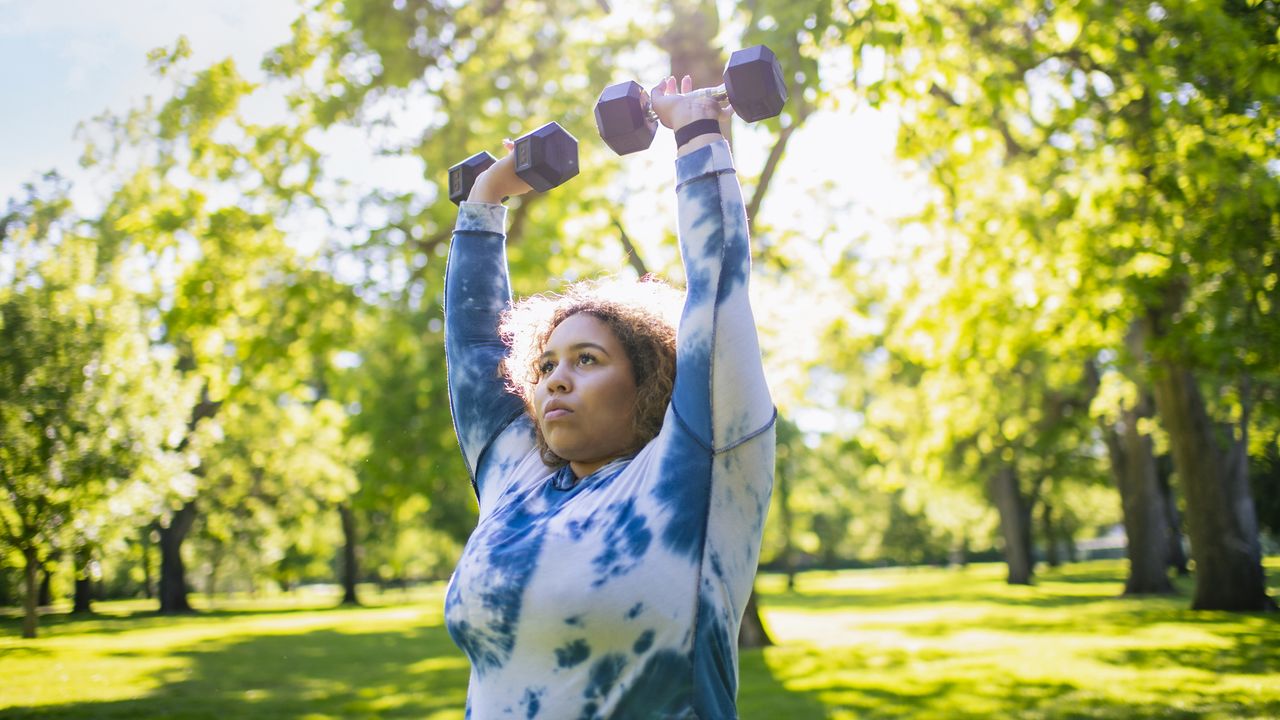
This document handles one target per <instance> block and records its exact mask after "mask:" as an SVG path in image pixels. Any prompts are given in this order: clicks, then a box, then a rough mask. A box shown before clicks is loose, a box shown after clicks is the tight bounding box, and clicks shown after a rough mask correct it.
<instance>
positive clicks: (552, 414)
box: [542, 408, 573, 422]
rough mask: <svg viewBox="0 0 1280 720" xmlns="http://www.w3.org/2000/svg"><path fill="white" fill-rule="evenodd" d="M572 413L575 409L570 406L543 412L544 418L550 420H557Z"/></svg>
mask: <svg viewBox="0 0 1280 720" xmlns="http://www.w3.org/2000/svg"><path fill="white" fill-rule="evenodd" d="M572 414H573V411H572V410H570V409H568V408H554V409H552V410H548V411H547V412H545V413H543V415H542V419H543V420H545V421H548V422H550V421H551V420H556V419H558V418H562V417H564V416H566V415H572Z"/></svg>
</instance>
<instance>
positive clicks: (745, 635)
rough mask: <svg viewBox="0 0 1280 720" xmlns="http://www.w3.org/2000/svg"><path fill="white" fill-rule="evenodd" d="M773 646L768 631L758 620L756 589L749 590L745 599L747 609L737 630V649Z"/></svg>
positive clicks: (758, 609)
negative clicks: (749, 592)
mask: <svg viewBox="0 0 1280 720" xmlns="http://www.w3.org/2000/svg"><path fill="white" fill-rule="evenodd" d="M772 644H773V638H771V637H769V631H768V630H765V629H764V622H762V621H761V620H760V607H759V606H758V605H757V604H756V589H755V587H754V586H753V587H752V588H751V595H750V596H749V597H748V598H747V609H746V610H745V611H744V612H743V614H742V627H740V628H738V647H740V648H762V647H769V646H770V645H772Z"/></svg>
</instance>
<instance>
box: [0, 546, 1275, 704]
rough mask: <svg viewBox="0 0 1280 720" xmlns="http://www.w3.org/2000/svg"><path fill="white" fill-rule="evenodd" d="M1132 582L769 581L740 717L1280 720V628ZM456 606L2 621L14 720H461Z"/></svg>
mask: <svg viewBox="0 0 1280 720" xmlns="http://www.w3.org/2000/svg"><path fill="white" fill-rule="evenodd" d="M1278 571H1280V562H1277V561H1275V560H1273V561H1272V562H1270V563H1269V568H1268V574H1269V576H1270V577H1271V578H1272V579H1273V582H1272V585H1273V588H1274V586H1275V582H1274V579H1275V578H1276V577H1277V572H1278ZM1123 572H1124V567H1123V564H1122V563H1119V562H1094V563H1087V564H1082V565H1075V566H1071V567H1068V568H1065V569H1063V570H1060V571H1055V572H1048V573H1044V574H1043V575H1042V576H1041V577H1040V580H1039V583H1038V584H1037V585H1036V586H1034V587H1009V586H1007V585H1005V584H1004V583H1003V581H1002V580H1003V567H1002V566H998V565H984V566H975V567H971V568H969V569H966V570H939V569H887V570H869V571H849V572H838V573H811V574H806V575H801V576H800V578H799V584H798V587H797V589H796V591H795V592H786V591H785V585H784V582H783V579H782V578H781V577H777V576H765V577H763V578H761V580H760V585H759V587H760V590H761V592H762V599H761V606H762V608H763V609H764V612H765V622H766V624H767V625H768V626H769V629H770V630H771V631H772V633H773V634H774V636H775V639H776V640H777V641H778V645H776V646H774V647H771V648H767V649H765V650H763V651H750V652H744V653H743V654H742V658H741V690H740V692H739V703H740V708H741V712H742V717H743V718H745V719H746V720H773V719H774V718H780V719H783V720H805V719H807V718H855V717H856V718H1116V719H1119V718H1157V717H1158V718H1268V717H1280V617H1277V616H1274V615H1272V616H1266V615H1256V614H1231V613H1212V612H1192V611H1190V610H1187V609H1186V606H1187V605H1188V597H1187V596H1188V593H1189V592H1190V587H1189V585H1187V584H1185V583H1184V584H1182V586H1181V587H1182V591H1183V594H1182V596H1180V597H1173V598H1158V599H1150V598H1147V599H1132V598H1121V597H1118V595H1119V593H1120V591H1121V589H1122V587H1123ZM442 592H443V588H442V587H440V586H434V587H430V588H427V589H424V590H422V591H420V592H417V593H415V594H414V595H412V596H408V597H406V596H401V595H399V594H396V595H393V596H390V597H388V598H386V599H385V602H386V604H384V605H375V606H371V607H364V608H355V609H326V608H324V607H320V606H317V605H316V603H317V602H319V601H320V600H317V599H316V598H310V599H308V598H300V599H280V600H275V601H257V602H235V603H232V602H227V601H222V602H219V603H218V604H217V605H216V609H215V610H212V611H208V612H205V613H202V614H200V615H197V616H191V617H180V618H169V617H161V616H158V615H155V614H154V613H149V612H145V608H146V606H145V605H143V604H141V603H101V604H99V606H98V607H99V610H100V612H99V613H98V614H96V615H95V616H92V617H90V618H84V619H80V618H73V617H71V616H68V615H65V614H53V615H49V616H46V617H44V618H42V626H41V631H42V636H41V638H39V639H37V640H34V641H27V640H22V639H21V638H20V637H19V631H20V624H19V622H18V620H17V618H14V617H3V618H0V718H184V719H186V718H191V719H194V718H248V719H255V718H303V719H307V720H322V719H326V718H409V717H412V718H435V719H439V720H444V719H445V718H449V719H452V720H457V719H459V718H461V717H462V712H461V707H462V704H463V701H464V696H465V692H466V684H467V665H466V662H465V660H464V659H463V657H462V655H461V654H460V653H459V652H458V651H457V649H456V648H455V647H454V646H453V644H452V643H451V642H450V640H449V637H448V634H447V633H446V632H445V630H444V628H443V625H442V617H441V603H442ZM1273 594H1275V591H1274V590H1273ZM371 598H372V599H374V600H375V601H376V600H377V598H376V597H373V596H371ZM323 601H324V602H327V599H326V600H323Z"/></svg>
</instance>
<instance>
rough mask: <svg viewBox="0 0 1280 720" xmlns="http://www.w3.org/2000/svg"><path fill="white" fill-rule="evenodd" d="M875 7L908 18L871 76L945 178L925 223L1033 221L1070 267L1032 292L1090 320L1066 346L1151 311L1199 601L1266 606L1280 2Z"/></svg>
mask: <svg viewBox="0 0 1280 720" xmlns="http://www.w3.org/2000/svg"><path fill="white" fill-rule="evenodd" d="M867 17H868V23H867V24H868V30H867V36H868V37H869V38H875V37H876V36H879V37H882V38H883V37H892V36H895V35H896V37H900V38H902V42H901V45H900V46H899V48H895V49H894V50H893V52H892V55H893V59H896V60H898V62H897V63H896V64H895V63H893V62H891V63H890V64H889V65H888V66H887V69H886V71H885V74H884V77H883V78H882V79H880V80H877V81H876V82H874V83H873V84H872V87H871V88H869V92H870V93H873V94H875V95H877V96H879V97H882V98H886V99H889V100H891V101H895V102H900V103H902V106H903V108H904V113H905V118H906V122H905V124H904V130H905V131H904V135H903V139H902V144H901V149H902V150H903V152H904V154H905V155H906V156H908V157H911V158H915V159H917V160H918V161H920V162H921V163H922V164H923V166H924V167H926V168H927V169H928V171H929V173H930V176H931V177H932V179H933V181H934V182H935V184H936V187H938V188H939V189H940V190H941V198H942V202H940V203H938V206H939V207H938V209H939V210H940V211H941V212H939V213H938V214H936V215H935V216H934V218H935V219H936V220H937V221H938V223H939V224H940V225H944V226H948V227H956V228H962V229H963V230H962V232H963V233H964V235H965V236H967V237H969V238H971V239H972V241H974V242H988V243H990V242H995V243H999V244H1006V243H1008V242H1009V240H1010V234H1013V235H1014V236H1022V237H1025V238H1028V239H1029V240H1033V241H1034V243H1033V244H1032V245H1031V247H1034V248H1036V249H1037V255H1038V256H1039V257H1041V258H1043V260H1041V261H1040V264H1037V265H1034V266H1033V267H1036V268H1037V270H1038V269H1039V268H1040V267H1043V266H1044V264H1045V263H1052V266H1054V267H1055V268H1061V269H1073V271H1074V275H1073V276H1072V275H1071V274H1070V273H1069V274H1068V280H1069V282H1068V283H1066V284H1065V285H1059V286H1058V287H1056V288H1055V287H1054V286H1052V285H1049V286H1046V285H1045V284H1044V283H1043V282H1042V281H1039V280H1038V279H1037V278H1034V277H1033V278H1031V279H1032V281H1033V285H1032V287H1034V288H1035V290H1036V295H1037V297H1038V298H1040V299H1041V302H1044V303H1046V304H1048V303H1054V304H1056V305H1058V306H1059V307H1062V308H1068V309H1070V311H1071V312H1072V313H1075V314H1078V315H1082V316H1086V317H1089V318H1093V319H1094V323H1095V324H1094V327H1095V328H1096V330H1097V331H1099V332H1095V333H1094V334H1093V336H1092V337H1086V338H1083V339H1084V340H1086V343H1085V344H1084V345H1077V346H1078V347H1081V348H1088V347H1089V346H1090V345H1092V346H1093V347H1094V348H1103V347H1110V348H1112V349H1118V348H1119V347H1120V346H1121V343H1122V341H1121V335H1122V333H1123V332H1124V330H1125V329H1126V328H1127V327H1128V326H1129V325H1130V324H1132V323H1141V324H1143V325H1145V337H1146V338H1147V339H1148V341H1149V344H1148V345H1147V346H1146V349H1145V352H1146V353H1148V355H1147V356H1145V357H1144V358H1142V359H1141V361H1142V362H1143V363H1144V367H1145V368H1146V373H1147V376H1148V377H1149V378H1150V383H1151V387H1152V389H1153V395H1154V399H1155V406H1156V411H1157V414H1158V416H1159V419H1160V423H1161V425H1162V426H1163V427H1164V429H1165V430H1166V431H1167V432H1168V434H1169V438H1170V446H1171V450H1172V455H1173V457H1174V459H1175V463H1176V465H1177V469H1178V473H1177V474H1178V477H1179V481H1180V482H1181V483H1182V485H1183V489H1184V495H1185V496H1186V498H1187V521H1188V528H1189V530H1190V534H1191V541H1192V553H1193V555H1194V556H1195V557H1196V567H1197V590H1196V596H1195V598H1194V600H1193V606H1194V607H1197V608H1205V609H1211V608H1216V609H1259V608H1262V607H1267V606H1269V605H1270V601H1269V600H1268V599H1267V598H1266V593H1265V583H1264V582H1263V577H1262V571H1261V559H1260V553H1259V546H1258V542H1257V532H1256V530H1257V527H1256V520H1254V511H1253V507H1252V502H1251V500H1250V497H1249V493H1248V487H1247V483H1246V482H1245V481H1244V480H1243V477H1244V471H1243V468H1244V466H1245V464H1246V463H1245V461H1244V459H1245V457H1246V449H1247V447H1248V438H1249V433H1250V427H1251V425H1252V424H1254V423H1256V422H1257V417H1256V415H1255V407H1256V406H1255V403H1256V400H1257V397H1258V395H1259V393H1260V392H1263V391H1262V390H1260V388H1262V387H1267V388H1269V387H1270V386H1271V385H1272V384H1273V383H1274V377H1275V368H1276V367H1277V361H1276V351H1275V348H1276V344H1275V343H1274V342H1273V339H1274V338H1275V333H1276V329H1275V327H1276V318H1275V314H1274V313H1273V312H1271V311H1270V308H1271V307H1272V296H1273V295H1274V291H1273V290H1272V289H1271V288H1272V286H1271V285H1270V283H1271V281H1270V280H1268V278H1270V277H1272V276H1274V274H1275V262H1276V259H1275V253H1274V252H1273V251H1271V250H1269V249H1268V248H1270V247H1274V244H1275V238H1276V237H1277V232H1278V231H1277V225H1278V224H1280V220H1278V219H1277V218H1278V213H1277V205H1278V204H1280V191H1278V190H1277V179H1276V177H1275V174H1274V172H1273V171H1271V170H1268V162H1269V160H1268V159H1269V158H1273V157H1274V155H1275V137H1276V132H1275V130H1276V122H1277V121H1276V119H1275V118H1276V117H1277V115H1280V113H1276V112H1275V106H1276V103H1277V98H1278V97H1280V94H1277V92H1276V87H1277V82H1278V81H1277V74H1278V72H1280V71H1277V69H1276V68H1277V63H1276V62H1275V59H1276V52H1277V46H1276V42H1275V33H1276V29H1277V26H1278V25H1280V12H1278V11H1277V6H1276V4H1275V3H1274V2H1265V1H1260V2H1244V1H1243V0H1241V1H1239V2H1228V3H1224V4H1222V5H1220V6H1218V5H1215V6H1202V5H1199V4H1194V3H1181V2H1177V3H1160V4H1152V5H1146V6H1131V5H1124V6H1120V5H1115V4H1107V3H1088V4H1084V5H1070V6H1066V5H1061V4H1051V3H1032V4H1030V5H1014V4H1012V3H1006V2H995V1H993V2H980V3H952V2H938V3H931V4H928V5H926V6H924V7H922V9H921V11H920V12H919V13H914V14H912V13H907V12H900V11H898V10H897V9H896V8H894V7H891V6H890V5H889V4H887V3H874V4H873V7H872V9H871V11H870V12H869V13H868V15H867ZM873 42H874V40H873ZM877 45H878V47H880V48H884V49H885V51H886V52H889V49H888V47H887V46H886V44H885V43H884V42H878V43H877ZM1246 268H1247V270H1246ZM1064 290H1067V291H1068V292H1063V291H1064ZM1068 339H1071V338H1068ZM1071 340H1074V339H1071ZM1099 341H1101V342H1099ZM1206 389H1207V390H1209V391H1210V392H1208V394H1207V395H1206ZM1266 392H1270V390H1267V391H1266ZM1223 423H1225V424H1223Z"/></svg>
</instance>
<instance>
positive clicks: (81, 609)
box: [71, 543, 93, 613]
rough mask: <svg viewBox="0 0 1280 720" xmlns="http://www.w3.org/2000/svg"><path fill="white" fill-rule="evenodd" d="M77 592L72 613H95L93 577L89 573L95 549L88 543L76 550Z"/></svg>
mask: <svg viewBox="0 0 1280 720" xmlns="http://www.w3.org/2000/svg"><path fill="white" fill-rule="evenodd" d="M74 557H75V573H76V590H75V603H74V605H73V606H72V608H71V612H72V613H92V612H93V577H92V576H91V575H90V572H89V563H90V562H91V561H92V560H93V549H92V548H91V547H90V546H89V545H88V544H87V543H86V544H84V545H81V546H79V547H77V548H76V549H75V550H74Z"/></svg>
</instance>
